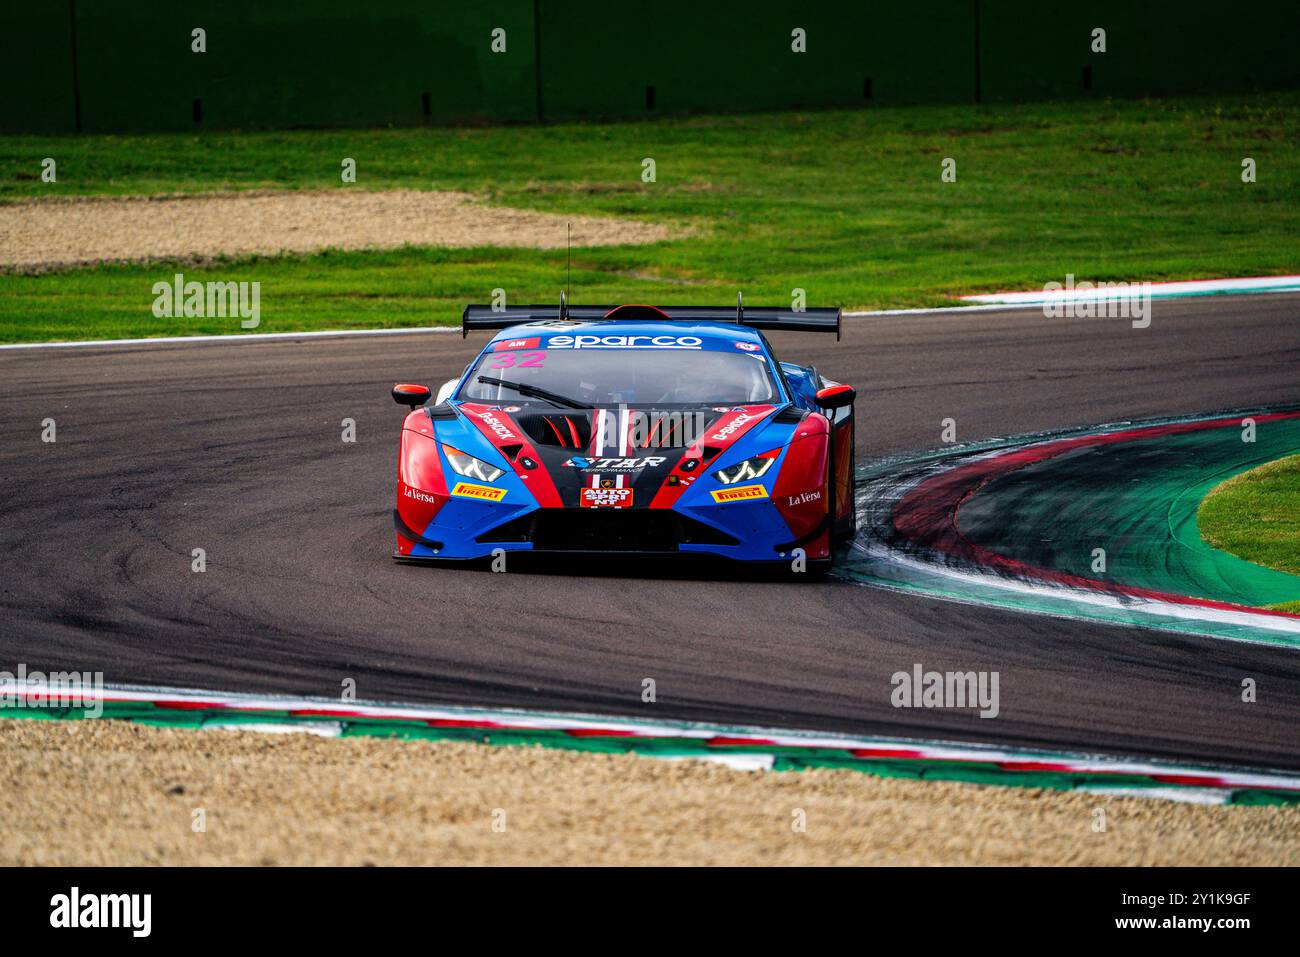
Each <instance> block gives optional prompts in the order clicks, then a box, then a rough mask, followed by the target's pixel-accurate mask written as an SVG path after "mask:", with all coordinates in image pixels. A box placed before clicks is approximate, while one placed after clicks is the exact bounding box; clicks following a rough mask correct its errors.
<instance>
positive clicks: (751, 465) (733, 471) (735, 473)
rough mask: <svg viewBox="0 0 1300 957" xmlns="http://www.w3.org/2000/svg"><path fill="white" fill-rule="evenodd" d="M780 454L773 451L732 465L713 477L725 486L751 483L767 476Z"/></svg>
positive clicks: (777, 451) (776, 450) (720, 470)
mask: <svg viewBox="0 0 1300 957" xmlns="http://www.w3.org/2000/svg"><path fill="white" fill-rule="evenodd" d="M779 454H780V450H779V449H773V450H772V451H771V452H764V453H763V454H762V455H755V456H754V457H753V458H752V459H745V461H743V462H741V463H740V464H738V465H731V466H728V467H727V468H725V469H719V470H718V471H716V472H714V473H713V477H714V478H715V479H717V480H718V481H719V482H721V483H722V484H723V485H735V484H736V483H737V482H751V481H753V480H754V479H756V478H762V477H763V476H764V475H766V474H767V473H768V471H769V470H770V469H771V468H772V466H773V465H775V464H776V459H777V456H778V455H779Z"/></svg>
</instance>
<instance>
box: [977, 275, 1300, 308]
mask: <svg viewBox="0 0 1300 957" xmlns="http://www.w3.org/2000/svg"><path fill="white" fill-rule="evenodd" d="M1144 288H1149V289H1150V292H1151V298H1152V299H1170V298H1174V297H1177V296H1211V295H1220V294H1232V293H1239V294H1240V293H1260V292H1297V291H1300V276H1258V277H1253V278H1249V279H1194V280H1188V281H1185V282H1153V283H1128V284H1127V285H1126V286H1124V287H1122V288H1109V289H1086V290H1082V291H1080V290H1079V289H1077V288H1071V289H1054V290H1051V291H1047V290H1042V289H1040V290H1038V291H1036V292H995V293H987V294H983V295H978V296H962V299H964V300H966V301H967V302H978V303H996V304H1002V305H1025V306H1040V305H1043V304H1045V303H1049V302H1060V303H1067V302H1106V301H1110V300H1116V299H1129V298H1132V297H1133V296H1135V295H1138V294H1140V293H1141V292H1142V291H1144Z"/></svg>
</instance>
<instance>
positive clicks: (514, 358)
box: [490, 352, 546, 369]
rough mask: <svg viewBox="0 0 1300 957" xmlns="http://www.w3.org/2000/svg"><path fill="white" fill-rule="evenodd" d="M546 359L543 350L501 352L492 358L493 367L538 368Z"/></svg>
mask: <svg viewBox="0 0 1300 957" xmlns="http://www.w3.org/2000/svg"><path fill="white" fill-rule="evenodd" d="M545 361H546V353H545V352H503V353H501V354H500V355H499V356H494V357H493V359H492V365H491V367H490V368H493V369H509V368H511V367H512V366H513V367H514V368H516V369H540V368H541V367H542V363H543V362H545Z"/></svg>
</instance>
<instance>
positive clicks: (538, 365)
mask: <svg viewBox="0 0 1300 957" xmlns="http://www.w3.org/2000/svg"><path fill="white" fill-rule="evenodd" d="M480 376H483V377H486V378H489V379H499V380H502V381H503V382H506V383H520V384H523V385H526V386H532V387H533V388H539V389H545V390H546V391H547V392H550V393H553V394H555V395H556V396H560V397H563V398H565V399H569V400H572V401H574V402H579V403H582V404H583V405H591V406H600V405H619V404H627V405H643V406H647V405H654V406H673V405H692V406H693V405H729V406H730V405H755V404H762V403H771V402H774V401H776V399H777V396H778V394H779V393H778V392H777V391H776V387H775V385H774V384H773V382H772V373H771V371H770V370H769V369H768V362H767V359H766V357H765V356H763V355H762V353H760V352H741V351H737V352H723V351H710V350H703V349H690V350H687V349H610V348H602V349H574V350H568V349H534V350H517V351H516V350H511V351H493V352H487V353H484V354H483V355H482V356H481V357H480V358H479V361H478V362H477V363H476V364H475V366H474V368H473V369H472V370H471V371H470V374H469V375H468V376H467V377H466V379H465V384H464V386H462V387H461V390H460V394H459V396H458V397H457V398H460V399H463V400H466V401H471V402H492V403H504V402H510V403H520V402H533V401H536V402H543V403H545V402H547V400H546V399H545V398H539V397H536V396H533V397H529V396H526V395H521V394H520V393H519V392H518V391H517V390H515V389H511V388H510V387H509V386H508V385H500V384H497V383H490V382H480V381H479V377H480Z"/></svg>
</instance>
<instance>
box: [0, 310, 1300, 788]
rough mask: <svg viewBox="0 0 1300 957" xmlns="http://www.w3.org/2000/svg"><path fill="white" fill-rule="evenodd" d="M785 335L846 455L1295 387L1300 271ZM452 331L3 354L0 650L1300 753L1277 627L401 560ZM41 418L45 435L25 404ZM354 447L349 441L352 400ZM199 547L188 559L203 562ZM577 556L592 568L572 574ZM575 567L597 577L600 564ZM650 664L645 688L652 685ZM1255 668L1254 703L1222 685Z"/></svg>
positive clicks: (387, 695) (465, 697) (185, 668)
mask: <svg viewBox="0 0 1300 957" xmlns="http://www.w3.org/2000/svg"><path fill="white" fill-rule="evenodd" d="M845 327H846V331H845V336H844V341H843V342H840V343H836V342H835V341H834V339H833V338H832V337H828V336H817V335H804V336H798V335H790V334H782V335H779V336H774V337H773V341H774V343H775V345H776V346H777V348H778V350H779V351H780V352H781V353H782V354H783V355H784V356H785V357H787V358H794V357H808V358H811V359H812V360H813V361H814V362H815V363H816V364H817V366H818V368H819V369H820V370H821V371H822V372H823V374H824V375H826V376H828V377H830V378H833V379H837V380H840V381H843V382H849V383H852V384H854V385H855V386H857V387H858V390H859V399H858V422H859V426H858V428H859V432H858V436H857V449H858V455H859V457H860V459H862V460H869V459H874V458H878V457H880V456H883V455H886V454H890V453H898V452H903V451H907V450H912V449H922V448H929V447H934V446H937V445H939V444H940V428H941V425H940V423H941V421H942V420H943V419H944V418H947V417H951V418H953V419H955V420H956V422H957V430H958V439H959V440H960V441H974V440H978V439H981V438H987V437H992V436H1004V435H1009V434H1014V433H1023V432H1032V431H1038V430H1047V429H1058V428H1067V427H1073V426H1085V425H1090V424H1094V423H1103V422H1113V421H1117V420H1124V419H1134V418H1142V417H1147V416H1156V415H1174V414H1179V413H1192V412H1201V411H1210V410H1215V409H1225V408H1240V407H1245V406H1251V405H1254V404H1260V405H1265V404H1273V403H1283V402H1296V401H1300V298H1298V297H1286V296H1263V295H1260V296H1250V297H1234V298H1228V297H1204V298H1195V299H1184V300H1176V301H1170V302H1161V301H1157V302H1156V303H1155V306H1154V312H1153V321H1152V324H1151V326H1150V328H1148V329H1141V330H1139V329H1133V328H1131V327H1130V324H1129V322H1128V321H1127V320H1123V319H1113V320H1111V319H1075V320H1065V319H1046V318H1044V317H1043V315H1042V314H1041V313H1040V312H1038V311H1037V310H1023V311H1008V312H977V313H972V314H969V315H954V314H951V313H943V314H931V315H906V316H897V317H880V318H871V319H850V320H846V321H845ZM476 343H477V340H474V341H471V342H468V343H467V342H463V341H462V340H461V338H460V336H459V335H455V334H422V335H410V336H406V335H403V336H383V337H374V338H352V339H307V340H302V341H292V340H290V341H270V342H260V343H238V344H220V343H217V344H211V343H197V344H173V345H148V346H116V347H103V348H99V347H95V348H77V349H49V350H40V349H38V350H14V351H0V434H2V435H3V443H2V445H0V480H2V481H3V483H4V485H3V499H0V501H2V502H3V504H2V505H0V515H2V516H3V521H2V522H0V554H3V559H2V560H0V649H2V650H3V652H2V654H0V670H13V669H14V668H15V667H16V666H17V665H18V664H19V663H23V664H26V665H27V667H28V668H29V669H43V670H62V669H75V670H91V671H103V672H104V674H105V680H106V681H107V682H110V683H117V684H150V685H162V686H171V687H193V688H206V689H214V690H222V691H258V692H269V691H279V692H288V693H299V694H306V695H312V696H324V697H337V696H338V694H339V691H340V688H341V682H343V681H344V680H345V679H348V678H351V679H354V680H355V681H356V690H357V695H358V696H359V697H361V698H365V699H378V700H403V701H413V702H441V703H460V704H478V705H493V706H499V705H506V706H520V707H527V708H544V709H556V710H581V711H595V712H604V713H617V714H631V715H640V716H652V717H660V718H698V719H701V720H709V721H714V722H735V723H744V724H756V725H767V726H778V727H798V728H814V729H826V730H841V731H851V732H855V733H864V734H888V735H904V736H918V737H928V738H935V737H939V738H950V739H960V740H971V741H988V742H993V743H998V744H1006V745H1010V744H1016V745H1026V746H1038V747H1055V748H1070V749H1083V750H1098V751H1109V752H1116V753H1127V754H1135V755H1142V756H1150V757H1169V758H1175V757H1176V758H1184V759H1204V760H1209V761H1221V762H1224V763H1230V764H1237V765H1256V766H1268V767H1277V768H1286V769H1291V770H1297V769H1300V734H1297V728H1298V727H1300V658H1297V656H1296V654H1295V653H1294V652H1288V651H1286V650H1284V649H1275V648H1268V647H1262V646H1253V645H1248V644H1240V643H1232V642H1225V641H1220V640H1215V639H1209V638H1204V639H1202V638H1193V637H1185V636H1177V635H1173V634H1167V633H1164V632H1158V631H1147V630H1143V629H1138V628H1126V627H1118V626H1109V625H1102V624H1089V623H1084V622H1078V621H1069V620H1061V619H1053V618H1046V617H1036V616H1029V615H1021V614H1017V613H1013V612H1005V611H1000V610H996V609H990V608H981V607H976V606H969V605H963V604H957V603H950V602H942V601H934V600H930V599H927V598H923V597H918V596H911V595H904V594H899V593H894V592H886V591H881V590H877V589H873V588H868V587H863V586H860V585H855V584H851V583H846V582H840V581H835V580H833V579H828V580H826V581H823V582H820V583H773V582H762V581H747V580H744V579H736V578H731V579H725V578H724V579H721V580H719V579H716V578H715V579H713V580H700V579H699V578H696V577H689V576H676V577H674V576H666V577H658V578H654V577H646V576H644V574H643V573H642V572H637V571H635V570H634V571H633V573H630V574H619V573H617V570H614V571H611V570H610V569H609V568H608V567H607V566H603V567H602V568H601V569H600V571H601V572H603V573H602V574H581V575H577V574H572V573H571V572H572V571H574V570H573V569H560V570H559V571H555V570H552V571H549V572H546V573H542V572H529V573H520V574H514V573H510V574H505V575H494V574H491V573H489V572H486V571H472V570H458V569H445V570H444V569H431V568H423V567H411V566H399V565H396V564H394V563H393V562H392V560H391V559H390V557H389V556H390V554H391V551H392V548H393V531H392V522H391V509H392V505H393V485H394V472H395V461H396V447H397V433H398V429H399V427H400V424H401V421H402V410H401V409H400V408H399V407H398V406H396V405H394V404H393V402H392V400H391V399H390V398H389V394H388V393H389V389H390V387H391V385H392V383H394V382H397V381H411V382H426V383H429V384H430V385H433V386H435V387H436V386H437V384H438V383H440V382H442V381H443V380H445V379H448V378H451V377H453V376H455V375H457V374H458V373H459V372H460V370H461V369H462V367H463V366H464V364H465V363H466V362H467V361H468V359H469V358H470V357H471V355H472V353H473V350H474V349H475V348H476V347H477V346H476ZM47 417H50V418H54V419H55V420H56V422H57V429H58V432H57V442H55V443H53V444H47V443H43V442H42V441H41V422H42V420H43V419H46V418H47ZM345 417H350V418H353V419H355V420H356V431H357V441H356V442H355V444H346V443H344V442H342V441H341V438H340V433H341V429H342V425H341V420H342V419H344V418H345ZM194 548H203V549H205V551H206V555H207V570H206V571H205V572H203V573H201V574H197V573H194V572H192V571H191V561H192V559H191V551H192V550H193V549H194ZM579 570H581V569H579ZM591 571H595V569H592V570H591ZM914 663H920V664H922V665H923V666H924V667H925V668H926V669H927V670H930V669H935V670H972V669H973V670H984V669H988V670H996V671H999V672H1000V675H1001V714H1000V716H999V717H998V718H996V719H993V720H981V719H980V718H979V717H978V716H977V714H976V712H975V711H973V710H972V711H961V712H957V711H945V710H919V709H918V710H896V709H894V708H892V707H891V706H890V700H889V698H890V691H891V687H890V683H889V677H890V675H891V674H892V673H893V672H895V671H899V670H910V669H911V668H912V666H913V664H914ZM647 677H650V678H653V679H654V680H655V682H656V685H657V698H658V700H657V702H656V703H653V704H644V703H642V701H641V689H642V680H643V679H644V678H647ZM1244 677H1252V678H1254V679H1255V680H1256V681H1257V683H1258V695H1259V700H1258V702H1256V703H1254V704H1249V705H1248V704H1243V703H1242V702H1241V700H1240V688H1241V680H1242V678H1244Z"/></svg>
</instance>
